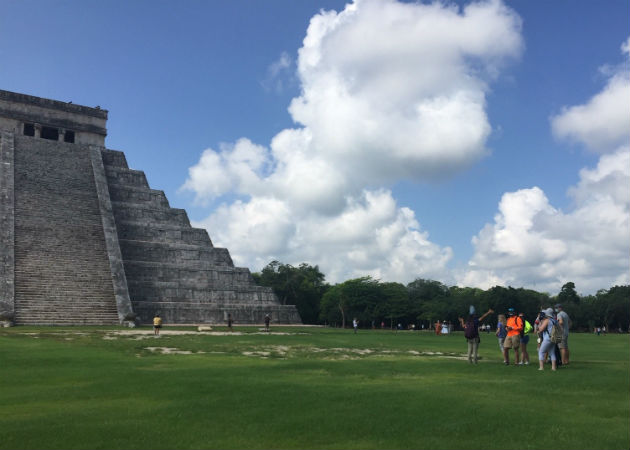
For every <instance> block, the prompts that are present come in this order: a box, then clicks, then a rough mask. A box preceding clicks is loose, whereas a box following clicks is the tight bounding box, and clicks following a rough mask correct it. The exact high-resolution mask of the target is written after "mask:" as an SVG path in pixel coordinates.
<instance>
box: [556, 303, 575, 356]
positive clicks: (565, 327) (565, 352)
mask: <svg viewBox="0 0 630 450" xmlns="http://www.w3.org/2000/svg"><path fill="white" fill-rule="evenodd" d="M555 308H556V313H557V314H558V315H557V319H558V323H560V325H561V326H562V341H561V342H560V343H559V344H558V348H559V349H560V357H561V358H562V365H563V366H566V365H568V364H569V328H570V327H571V319H570V318H569V315H568V314H567V313H566V312H565V311H564V309H563V308H562V305H561V304H560V303H558V304H557V305H556V307H555Z"/></svg>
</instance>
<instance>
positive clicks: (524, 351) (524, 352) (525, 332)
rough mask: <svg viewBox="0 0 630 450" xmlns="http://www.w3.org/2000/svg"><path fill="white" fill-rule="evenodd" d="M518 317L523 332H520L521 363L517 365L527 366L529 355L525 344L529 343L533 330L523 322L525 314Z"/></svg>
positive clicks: (527, 323)
mask: <svg viewBox="0 0 630 450" xmlns="http://www.w3.org/2000/svg"><path fill="white" fill-rule="evenodd" d="M518 317H520V319H521V320H522V323H523V330H522V331H521V355H523V357H522V358H521V362H520V363H519V364H520V365H523V364H525V365H526V366H527V365H529V353H528V352H527V344H528V343H529V335H530V333H531V332H532V330H533V329H534V328H533V327H532V324H531V323H529V322H528V321H527V320H525V314H523V313H519V314H518Z"/></svg>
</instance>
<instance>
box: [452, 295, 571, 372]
mask: <svg viewBox="0 0 630 450" xmlns="http://www.w3.org/2000/svg"><path fill="white" fill-rule="evenodd" d="M492 313H494V311H493V310H492V309H489V310H488V311H487V312H486V313H485V314H483V315H482V316H481V317H477V315H476V311H475V307H474V306H471V307H470V310H469V315H468V319H467V320H466V321H464V319H463V318H461V317H460V318H459V321H460V324H461V326H462V328H464V336H465V337H466V341H467V343H468V362H469V363H471V364H477V360H478V349H479V342H480V341H481V339H480V338H479V329H480V324H479V323H480V322H482V321H483V319H485V318H486V317H487V316H488V315H490V314H492ZM570 324H571V322H570V319H569V315H568V314H567V313H566V312H565V311H564V310H563V308H562V305H561V304H557V305H555V307H554V308H546V309H543V310H542V311H540V312H539V313H538V316H537V317H536V320H535V321H534V325H532V324H530V323H529V322H528V321H527V320H526V319H525V315H524V314H523V313H519V314H516V311H515V310H514V308H508V310H507V317H506V315H505V314H499V316H498V323H497V330H496V336H497V338H498V340H499V348H500V349H501V354H502V356H503V363H504V364H505V365H506V366H508V365H510V350H513V351H514V364H516V365H528V364H529V353H528V351H527V345H528V344H529V338H530V335H531V334H533V333H536V334H537V336H538V338H537V340H536V342H537V351H538V364H539V368H538V370H544V364H545V362H546V361H547V360H550V361H551V370H556V369H557V367H558V365H559V364H561V365H564V366H566V365H568V364H569V327H570ZM554 327H558V330H559V331H554Z"/></svg>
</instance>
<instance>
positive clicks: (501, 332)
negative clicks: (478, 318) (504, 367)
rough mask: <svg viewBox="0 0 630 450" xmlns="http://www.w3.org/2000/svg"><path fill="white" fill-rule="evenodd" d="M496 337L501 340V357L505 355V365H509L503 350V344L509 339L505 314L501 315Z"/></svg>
mask: <svg viewBox="0 0 630 450" xmlns="http://www.w3.org/2000/svg"><path fill="white" fill-rule="evenodd" d="M495 335H496V336H497V338H498V339H499V350H501V355H503V364H507V363H508V361H507V359H505V350H503V343H504V342H505V338H506V337H507V320H506V318H505V314H499V319H498V322H497V331H496V333H495Z"/></svg>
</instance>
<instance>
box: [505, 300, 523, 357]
mask: <svg viewBox="0 0 630 450" xmlns="http://www.w3.org/2000/svg"><path fill="white" fill-rule="evenodd" d="M506 328H507V337H506V338H505V342H503V357H504V358H505V365H506V366H507V365H508V364H510V349H511V348H513V349H514V363H515V364H518V363H519V362H520V359H521V358H520V354H519V349H520V347H521V330H522V329H523V319H521V318H520V317H519V316H517V315H516V311H514V308H508V320H507V327H506Z"/></svg>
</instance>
